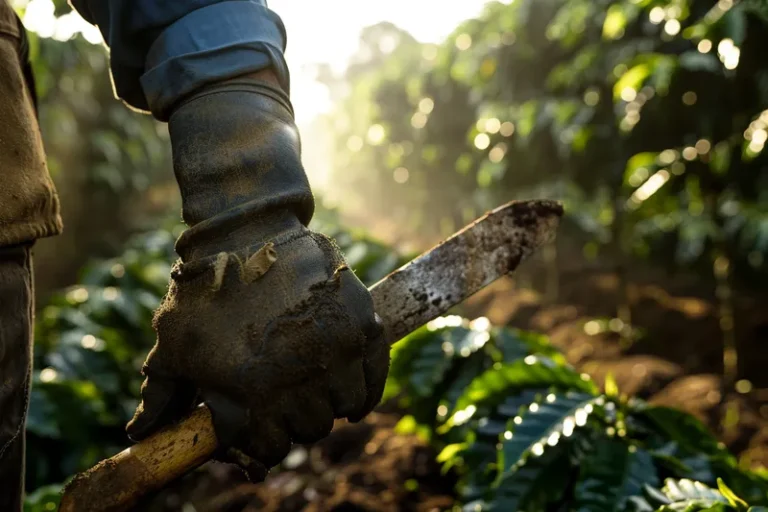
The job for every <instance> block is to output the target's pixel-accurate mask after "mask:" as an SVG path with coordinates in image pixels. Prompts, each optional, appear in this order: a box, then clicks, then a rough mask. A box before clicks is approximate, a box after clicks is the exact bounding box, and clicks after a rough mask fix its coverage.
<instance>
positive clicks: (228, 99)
mask: <svg viewBox="0 0 768 512" xmlns="http://www.w3.org/2000/svg"><path fill="white" fill-rule="evenodd" d="M168 127H169V132H170V135H171V146H172V149H173V167H174V172H175V174H176V179H177V181H178V183H179V189H180V191H181V196H182V217H183V219H184V221H185V222H186V223H187V225H188V226H189V229H188V230H187V231H185V232H184V233H183V234H182V236H181V237H180V238H179V240H178V242H177V244H176V251H177V252H178V253H179V256H181V258H182V260H183V261H190V260H192V259H198V258H204V257H207V256H211V255H214V254H217V253H219V252H222V251H234V250H237V249H240V248H243V247H246V246H249V245H252V244H256V243H258V242H265V241H267V240H269V239H270V238H273V237H274V236H276V235H277V234H279V233H282V232H285V231H291V230H295V229H297V228H300V227H301V226H302V225H304V226H306V225H307V224H308V223H309V221H310V220H311V218H312V214H313V212H314V199H313V197H312V191H311V189H310V187H309V182H308V180H307V177H306V174H305V172H304V168H303V166H302V164H301V156H300V152H301V149H300V140H299V134H298V130H297V129H296V126H295V124H294V121H293V111H292V108H291V105H290V101H289V100H288V97H287V96H286V95H285V93H283V92H282V91H281V90H280V89H279V88H277V87H274V86H271V85H270V84H268V83H266V82H261V81H258V80H255V79H252V78H247V77H243V78H239V79H233V80H231V81H228V82H224V83H221V84H216V85H213V86H211V87H208V88H205V89H203V90H201V91H199V92H198V93H196V94H195V95H193V96H191V97H189V98H188V99H187V100H185V101H184V102H183V103H182V104H180V105H179V106H178V108H177V109H176V110H175V111H174V113H173V114H172V115H171V117H170V119H169V123H168Z"/></svg>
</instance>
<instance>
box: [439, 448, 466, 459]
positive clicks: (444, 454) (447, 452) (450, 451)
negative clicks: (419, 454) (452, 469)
mask: <svg viewBox="0 0 768 512" xmlns="http://www.w3.org/2000/svg"><path fill="white" fill-rule="evenodd" d="M466 448H467V443H454V444H449V445H447V446H446V447H445V448H443V449H442V450H441V451H440V453H439V454H438V455H437V462H447V461H449V460H450V459H452V458H454V457H455V456H456V455H457V454H459V453H461V452H462V451H464V450H466Z"/></svg>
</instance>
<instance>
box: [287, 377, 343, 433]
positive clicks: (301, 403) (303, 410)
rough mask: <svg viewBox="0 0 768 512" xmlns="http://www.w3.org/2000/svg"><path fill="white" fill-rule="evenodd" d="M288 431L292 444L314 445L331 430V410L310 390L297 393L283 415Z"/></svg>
mask: <svg viewBox="0 0 768 512" xmlns="http://www.w3.org/2000/svg"><path fill="white" fill-rule="evenodd" d="M285 421H286V423H287V424H288V431H289V433H290V435H291V438H292V439H293V442H294V443H300V444H305V443H315V442H317V441H319V440H321V439H323V438H324V437H325V436H327V435H328V434H329V433H330V432H331V429H332V428H333V408H332V407H331V404H330V402H328V401H327V400H324V399H322V398H321V397H320V396H318V395H317V393H316V392H314V391H313V390H311V389H307V390H305V392H303V393H298V394H297V395H296V397H295V398H294V399H293V400H292V401H291V404H290V405H289V407H288V411H287V412H286V413H285Z"/></svg>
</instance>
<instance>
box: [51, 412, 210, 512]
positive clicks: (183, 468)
mask: <svg viewBox="0 0 768 512" xmlns="http://www.w3.org/2000/svg"><path fill="white" fill-rule="evenodd" d="M217 446H218V440H217V439H216V433H215V432H214V430H213V422H212V421H211V412H210V411H209V410H208V407H206V406H205V405H201V406H200V407H198V408H197V409H195V411H194V412H193V413H192V414H191V415H189V416H187V417H186V418H185V419H184V420H183V421H181V422H179V423H177V424H175V425H170V426H168V427H166V428H164V429H162V430H160V431H158V432H157V433H155V434H154V435H152V436H151V437H148V438H147V439H145V440H144V441H142V442H140V443H137V444H135V445H133V446H131V447H130V448H126V449H125V450H123V451H122V452H120V453H118V454H117V455H115V456H114V457H111V458H109V459H107V460H103V461H101V462H100V463H98V464H97V465H95V466H94V467H92V468H91V469H89V470H88V471H86V472H85V473H81V474H79V475H77V476H76V477H75V478H74V479H73V480H72V481H71V482H70V483H69V485H67V487H66V488H65V489H64V495H63V496H62V499H61V505H60V506H59V512H89V511H96V510H98V511H105V512H106V511H110V512H112V511H114V512H118V511H122V510H127V509H128V508H129V507H131V506H132V505H134V504H136V502H137V501H138V500H139V498H141V496H143V495H144V494H146V493H147V492H151V491H154V490H157V489H160V488H162V487H164V486H165V485H166V484H168V482H171V481H173V480H174V479H176V478H178V477H180V476H182V475H183V474H185V473H186V472H188V471H190V470H191V469H194V468H196V467H198V466H200V465H201V464H203V463H204V462H206V461H207V460H208V459H210V458H211V456H212V455H213V453H214V451H216V448H217Z"/></svg>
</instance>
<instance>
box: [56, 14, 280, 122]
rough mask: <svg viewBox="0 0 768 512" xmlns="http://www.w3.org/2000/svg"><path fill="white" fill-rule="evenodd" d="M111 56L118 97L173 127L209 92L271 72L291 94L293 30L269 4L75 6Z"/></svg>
mask: <svg viewBox="0 0 768 512" xmlns="http://www.w3.org/2000/svg"><path fill="white" fill-rule="evenodd" d="M70 1H71V3H72V4H73V6H74V7H75V9H77V10H78V12H80V14H82V15H83V17H84V18H85V19H86V20H88V21H89V22H91V23H94V24H96V25H97V26H98V27H99V29H100V30H101V33H102V35H103V37H104V41H105V42H106V44H107V45H108V46H109V47H110V50H111V68H112V76H113V81H114V85H115V93H116V95H117V96H118V97H119V98H121V99H122V100H124V101H125V102H126V103H128V104H129V105H130V106H132V107H134V108H136V109H139V110H144V111H151V112H152V113H153V114H154V115H155V117H157V118H158V119H161V120H167V119H168V116H169V115H170V110H171V108H172V107H173V105H174V104H175V103H176V102H177V101H178V100H179V99H181V98H183V97H185V96H187V95H189V94H190V93H192V92H194V91H195V90H197V89H199V88H201V87H202V86H204V85H206V84H210V83H215V82H219V81H222V80H226V79H229V78H232V77H236V76H240V75H243V74H246V73H252V72H256V71H260V70H263V69H266V68H271V69H273V70H274V73H275V75H276V76H277V78H278V81H279V82H280V85H281V86H282V88H283V89H284V90H286V92H287V90H288V87H289V77H288V70H287V67H286V65H285V60H284V57H283V51H284V50H285V44H286V36H285V29H284V27H283V24H282V22H281V20H280V18H279V17H278V16H277V15H276V14H275V13H274V12H272V11H270V10H269V9H268V8H267V2H266V0H229V1H222V0H186V1H167V0H70Z"/></svg>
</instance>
